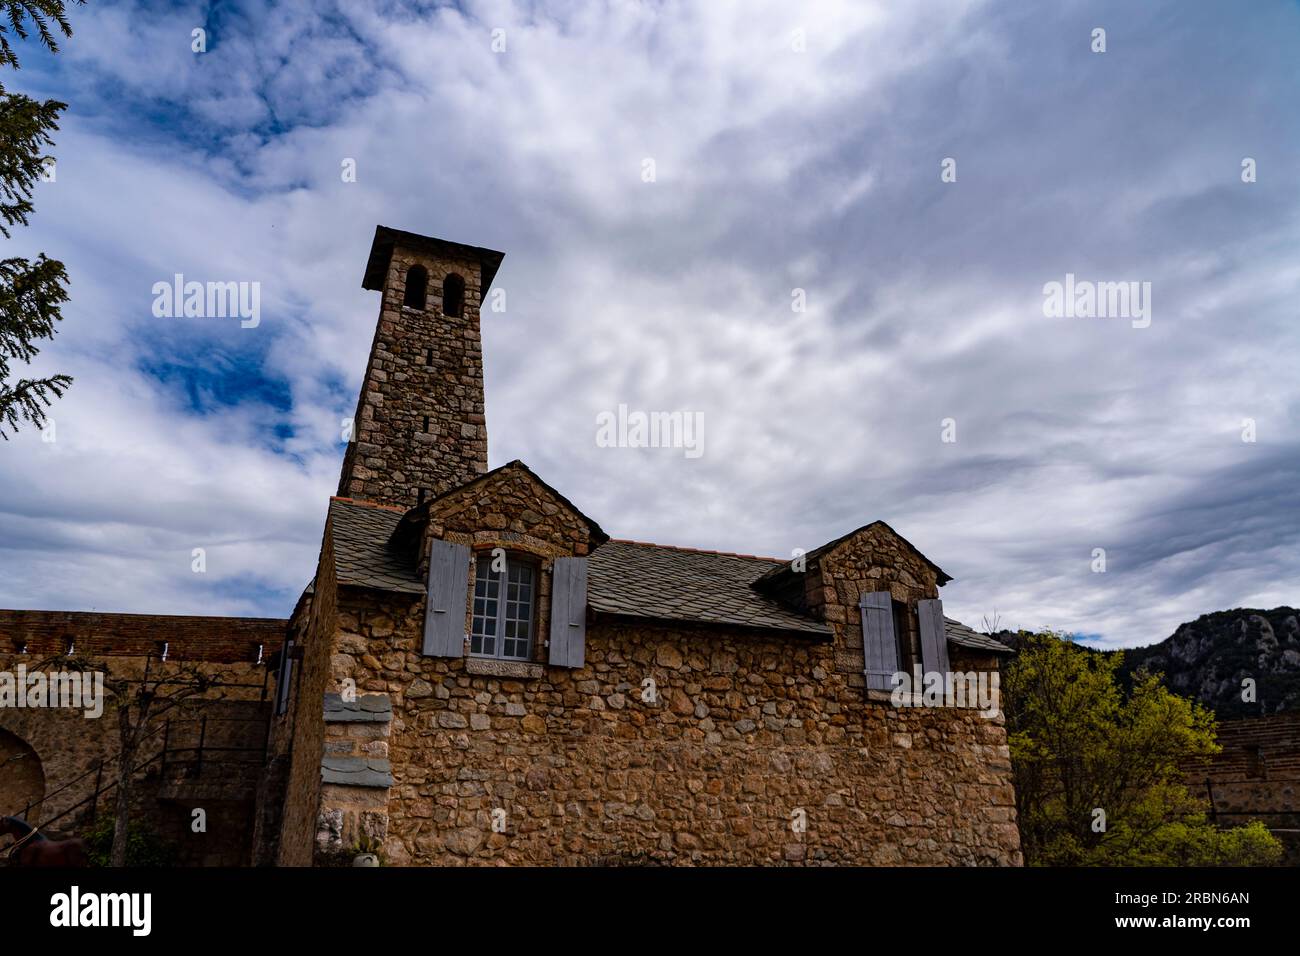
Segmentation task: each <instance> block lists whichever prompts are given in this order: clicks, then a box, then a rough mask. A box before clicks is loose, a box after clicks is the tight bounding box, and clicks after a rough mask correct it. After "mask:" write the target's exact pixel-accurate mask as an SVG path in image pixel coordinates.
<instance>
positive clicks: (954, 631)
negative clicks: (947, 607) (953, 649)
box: [943, 617, 1012, 654]
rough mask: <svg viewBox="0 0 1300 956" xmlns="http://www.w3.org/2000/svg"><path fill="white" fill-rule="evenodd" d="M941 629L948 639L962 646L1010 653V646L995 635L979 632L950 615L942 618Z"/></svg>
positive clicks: (998, 652)
mask: <svg viewBox="0 0 1300 956" xmlns="http://www.w3.org/2000/svg"><path fill="white" fill-rule="evenodd" d="M943 629H944V632H945V633H946V634H947V635H948V640H950V641H952V642H953V643H954V644H960V645H961V646H962V647H971V648H974V649H975V650H979V651H991V652H992V653H994V654H1010V653H1012V651H1011V648H1009V647H1007V645H1005V644H1003V643H1002V642H1001V641H999V640H998V639H997V638H996V637H990V636H989V635H987V634H981V633H980V632H979V631H974V630H971V629H970V628H969V627H967V626H966V625H965V624H963V623H962V622H961V621H954V620H953V619H952V618H950V617H945V618H944V619H943Z"/></svg>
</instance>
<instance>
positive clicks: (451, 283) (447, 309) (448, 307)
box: [442, 272, 465, 319]
mask: <svg viewBox="0 0 1300 956" xmlns="http://www.w3.org/2000/svg"><path fill="white" fill-rule="evenodd" d="M464 313H465V280H464V279H462V278H461V277H460V276H458V275H456V273H454V272H453V273H452V274H451V275H449V276H447V278H445V279H443V280H442V314H443V315H448V316H451V317H453V318H457V319H458V318H460V317H461V316H462V315H463V314H464Z"/></svg>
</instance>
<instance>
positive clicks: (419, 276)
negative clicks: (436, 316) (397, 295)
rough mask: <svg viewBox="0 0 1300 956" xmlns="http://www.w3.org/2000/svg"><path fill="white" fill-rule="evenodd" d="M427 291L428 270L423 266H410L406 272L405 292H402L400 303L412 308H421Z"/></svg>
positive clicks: (426, 296)
mask: <svg viewBox="0 0 1300 956" xmlns="http://www.w3.org/2000/svg"><path fill="white" fill-rule="evenodd" d="M428 293H429V272H428V270H427V269H425V268H424V266H411V268H410V269H409V270H408V271H407V273H406V292H405V293H403V297H402V305H404V306H407V307H408V308H412V309H423V308H424V305H425V301H426V300H427V298H428Z"/></svg>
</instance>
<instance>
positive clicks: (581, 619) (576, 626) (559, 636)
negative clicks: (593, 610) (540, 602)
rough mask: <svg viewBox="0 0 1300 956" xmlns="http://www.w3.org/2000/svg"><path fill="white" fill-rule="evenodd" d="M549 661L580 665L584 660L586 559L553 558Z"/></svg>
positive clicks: (585, 643) (585, 647)
mask: <svg viewBox="0 0 1300 956" xmlns="http://www.w3.org/2000/svg"><path fill="white" fill-rule="evenodd" d="M550 642H551V646H550V655H549V658H548V659H549V661H550V662H551V663H552V664H554V665H555V666H557V667H581V666H582V665H583V664H584V663H586V660H587V559H586V558H556V559H555V567H554V569H553V570H552V572H551V637H550Z"/></svg>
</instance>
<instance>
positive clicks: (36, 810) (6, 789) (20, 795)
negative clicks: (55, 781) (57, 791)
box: [0, 730, 45, 822]
mask: <svg viewBox="0 0 1300 956" xmlns="http://www.w3.org/2000/svg"><path fill="white" fill-rule="evenodd" d="M44 799H45V769H44V768H43V767H42V766H41V758H40V757H38V756H37V755H36V751H35V750H33V749H32V748H31V747H30V746H29V745H28V744H27V742H26V741H24V740H23V739H22V738H21V737H18V736H16V735H14V734H11V733H10V732H9V731H7V730H0V816H15V815H18V814H22V813H23V808H24V807H27V806H29V805H30V806H31V807H32V809H31V810H29V811H27V812H26V813H25V814H24V815H25V816H26V818H27V819H29V820H31V821H33V822H34V821H36V820H39V819H40V806H39V804H40V802H41V801H42V800H44Z"/></svg>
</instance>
